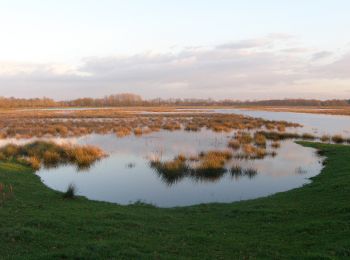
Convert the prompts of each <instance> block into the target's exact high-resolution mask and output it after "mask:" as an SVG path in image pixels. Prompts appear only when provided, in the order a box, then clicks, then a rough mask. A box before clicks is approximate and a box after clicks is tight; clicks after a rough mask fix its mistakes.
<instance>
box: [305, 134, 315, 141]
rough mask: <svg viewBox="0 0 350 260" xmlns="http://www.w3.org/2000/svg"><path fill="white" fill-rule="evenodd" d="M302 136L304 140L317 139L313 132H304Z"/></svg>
mask: <svg viewBox="0 0 350 260" xmlns="http://www.w3.org/2000/svg"><path fill="white" fill-rule="evenodd" d="M301 138H302V139H304V140H315V139H316V136H314V135H313V134H310V133H304V134H302V135H301Z"/></svg>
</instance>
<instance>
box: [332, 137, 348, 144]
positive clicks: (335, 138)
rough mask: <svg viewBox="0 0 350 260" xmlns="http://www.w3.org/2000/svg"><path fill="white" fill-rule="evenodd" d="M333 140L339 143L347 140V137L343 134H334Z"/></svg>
mask: <svg viewBox="0 0 350 260" xmlns="http://www.w3.org/2000/svg"><path fill="white" fill-rule="evenodd" d="M332 141H333V142H334V143H337V144H341V143H344V142H345V138H344V137H343V136H342V135H334V136H332Z"/></svg>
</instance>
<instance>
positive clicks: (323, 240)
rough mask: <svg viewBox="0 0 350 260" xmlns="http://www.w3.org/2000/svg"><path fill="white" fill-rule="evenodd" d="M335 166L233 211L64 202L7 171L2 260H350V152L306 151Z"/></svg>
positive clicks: (28, 176)
mask: <svg viewBox="0 0 350 260" xmlns="http://www.w3.org/2000/svg"><path fill="white" fill-rule="evenodd" d="M302 144H303V145H305V146H310V147H314V148H318V149H321V150H322V151H324V153H325V155H326V156H327V157H328V159H327V165H326V167H325V169H324V170H323V172H322V173H321V174H320V175H319V176H317V177H315V178H314V180H313V182H312V183H311V184H309V185H306V186H304V187H303V188H299V189H295V190H292V191H289V192H284V193H279V194H276V195H273V196H270V197H267V198H262V199H256V200H251V201H245V202H239V203H232V204H207V205H199V206H193V207H185V208H174V209H160V208H155V207H152V206H147V205H132V206H118V205H114V204H109V203H103V202H93V201H88V200H87V199H84V198H78V199H74V200H67V199H66V200H65V199H63V197H62V194H61V193H59V192H55V191H52V190H50V189H48V188H46V187H45V186H44V185H43V184H42V183H41V182H40V180H39V179H38V177H36V176H35V175H34V174H33V173H32V171H31V170H30V169H29V168H26V167H23V166H19V165H15V164H11V163H1V164H0V182H2V183H3V184H5V185H12V186H13V190H14V191H13V192H14V194H13V198H9V199H8V200H6V201H5V203H4V205H3V206H2V207H0V220H1V221H0V240H1V243H0V252H1V255H0V258H5V259H6V258H11V259H13V258H25V259H40V258H72V257H75V258H84V259H86V258H91V259H96V258H112V257H118V258H128V259H130V258H231V259H232V258H267V259H271V258H295V259H300V258H312V257H314V258H322V257H324V258H346V257H349V256H350V203H349V198H350V160H349V159H350V147H349V146H341V145H326V144H314V143H305V142H303V143H302Z"/></svg>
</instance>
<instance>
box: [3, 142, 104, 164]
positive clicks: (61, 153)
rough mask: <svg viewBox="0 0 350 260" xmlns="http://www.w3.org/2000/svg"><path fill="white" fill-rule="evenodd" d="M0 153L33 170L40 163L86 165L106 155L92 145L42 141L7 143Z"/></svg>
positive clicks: (5, 158) (6, 158)
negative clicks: (19, 143)
mask: <svg viewBox="0 0 350 260" xmlns="http://www.w3.org/2000/svg"><path fill="white" fill-rule="evenodd" d="M0 154H1V155H2V157H3V158H2V159H3V160H7V161H9V160H15V161H17V162H19V163H22V164H26V165H29V166H31V167H32V168H33V169H35V170H38V169H39V168H40V166H41V164H42V163H43V164H44V165H45V166H46V167H55V166H57V165H59V164H67V163H70V164H75V165H77V166H78V167H88V166H90V165H92V164H93V163H94V162H96V161H97V160H100V159H101V158H103V157H105V156H106V155H105V154H104V152H103V151H102V150H101V149H99V148H97V147H93V146H79V145H58V144H55V143H53V142H44V141H36V142H33V143H29V144H25V145H23V146H16V145H13V144H9V145H6V146H4V147H2V148H0Z"/></svg>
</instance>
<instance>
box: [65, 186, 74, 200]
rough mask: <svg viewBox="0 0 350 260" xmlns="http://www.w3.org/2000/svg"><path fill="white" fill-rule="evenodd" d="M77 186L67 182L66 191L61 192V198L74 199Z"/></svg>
mask: <svg viewBox="0 0 350 260" xmlns="http://www.w3.org/2000/svg"><path fill="white" fill-rule="evenodd" d="M76 192H77V188H76V186H75V185H74V184H72V183H71V184H69V185H68V187H67V190H66V192H64V193H63V198H65V199H74V198H75V196H76Z"/></svg>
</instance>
